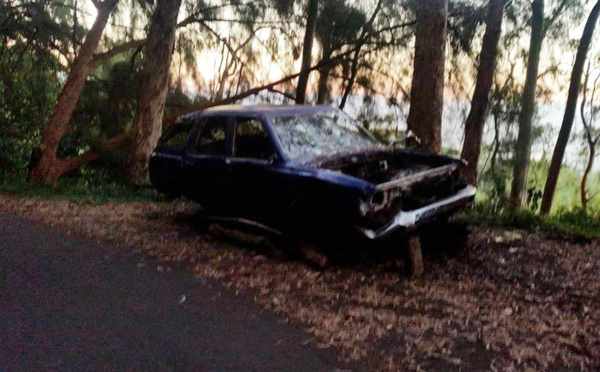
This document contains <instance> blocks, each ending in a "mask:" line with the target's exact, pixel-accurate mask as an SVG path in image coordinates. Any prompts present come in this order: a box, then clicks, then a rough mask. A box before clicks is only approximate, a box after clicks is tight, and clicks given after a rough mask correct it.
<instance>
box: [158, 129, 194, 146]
mask: <svg viewBox="0 0 600 372" xmlns="http://www.w3.org/2000/svg"><path fill="white" fill-rule="evenodd" d="M191 130H192V124H191V123H189V122H187V123H175V124H173V125H171V127H170V128H169V129H167V131H166V133H165V134H164V135H163V136H162V138H161V139H160V146H161V147H164V148H168V149H174V150H180V149H183V147H184V146H185V143H186V142H187V139H188V137H189V136H190V131H191Z"/></svg>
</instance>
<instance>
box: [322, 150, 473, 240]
mask: <svg viewBox="0 0 600 372" xmlns="http://www.w3.org/2000/svg"><path fill="white" fill-rule="evenodd" d="M319 166H320V167H321V168H326V169H331V170H336V171H339V172H342V173H344V174H347V175H351V176H353V177H357V178H361V179H363V180H365V181H368V182H370V183H372V184H374V185H376V188H375V190H376V191H375V192H374V193H372V194H371V195H369V196H368V197H367V198H366V199H364V200H362V201H361V202H360V218H359V220H358V221H357V223H356V224H355V227H356V229H357V230H358V231H359V232H360V233H361V234H362V235H364V236H365V237H367V238H368V239H371V240H376V239H382V238H385V237H386V236H388V235H390V234H392V233H393V232H397V231H400V232H408V231H410V230H414V229H416V228H418V227H419V226H421V225H424V224H426V223H429V222H432V221H435V220H438V219H440V218H442V217H445V216H448V215H450V214H452V213H453V212H455V211H456V210H458V209H460V208H462V207H464V206H465V205H467V204H469V203H470V202H471V201H472V200H473V198H474V196H475V192H476V189H475V187H474V186H471V185H467V184H466V183H464V182H463V181H462V178H461V176H460V173H461V171H460V170H461V167H464V166H465V164H464V162H462V161H461V160H458V159H454V158H450V157H446V156H440V155H435V154H427V153H420V152H416V151H411V150H379V151H373V152H369V153H366V154H360V155H350V156H345V157H340V158H337V159H333V160H328V161H325V162H322V163H320V164H319Z"/></svg>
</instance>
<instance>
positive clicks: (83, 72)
mask: <svg viewBox="0 0 600 372" xmlns="http://www.w3.org/2000/svg"><path fill="white" fill-rule="evenodd" d="M117 2H118V0H107V1H105V2H103V3H100V4H98V5H97V8H98V15H97V16H96V20H95V21H94V24H93V25H92V28H91V29H90V30H89V31H88V33H87V34H86V36H85V41H84V42H83V45H82V46H81V48H80V49H79V53H78V54H77V56H76V57H75V60H74V61H73V63H72V64H71V71H70V72H69V76H68V77H67V81H66V82H65V85H64V87H63V89H62V91H61V92H60V95H59V96H58V101H57V103H56V106H54V111H53V112H52V115H51V116H50V119H49V120H48V122H47V123H46V124H45V125H44V126H43V127H42V140H41V146H40V149H41V151H40V155H39V159H35V164H34V166H33V167H32V168H31V172H30V174H29V179H30V180H32V181H38V182H54V181H56V180H58V178H59V177H60V176H61V175H62V174H63V173H64V172H66V171H68V170H69V168H71V167H72V166H73V165H74V162H73V161H72V160H70V159H58V158H57V154H56V152H57V150H58V145H59V143H60V140H61V138H62V137H63V135H64V134H65V133H66V132H67V129H68V127H67V126H68V123H69V120H70V119H71V115H72V114H73V110H74V109H75V105H76V104H77V101H78V100H79V96H80V95H81V91H82V90H83V85H84V84H85V80H86V79H87V77H88V75H89V74H90V72H91V71H92V70H93V69H94V67H95V64H94V52H95V51H96V49H97V48H98V43H99V42H100V38H101V37H102V33H103V32H104V28H105V27H106V23H107V22H108V17H109V16H110V13H111V12H112V10H113V9H114V7H115V5H116V4H117Z"/></svg>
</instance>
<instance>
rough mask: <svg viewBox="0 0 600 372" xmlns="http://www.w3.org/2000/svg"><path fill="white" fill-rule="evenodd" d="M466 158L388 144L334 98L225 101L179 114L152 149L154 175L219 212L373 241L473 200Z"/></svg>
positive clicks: (164, 187) (168, 189) (282, 228)
mask: <svg viewBox="0 0 600 372" xmlns="http://www.w3.org/2000/svg"><path fill="white" fill-rule="evenodd" d="M463 166H464V164H463V162H462V161H461V160H460V159H455V158H452V157H448V156H443V155H437V154H430V153H425V152H419V151H415V150H409V149H400V148H393V147H390V146H387V145H384V144H382V143H381V142H379V141H378V140H376V139H375V137H373V135H372V134H371V133H369V132H368V131H366V130H365V129H364V128H362V126H360V125H359V124H358V123H356V122H355V121H354V120H353V119H351V118H349V117H348V116H347V115H345V114H344V113H343V112H341V111H339V110H337V109H333V108H331V107H326V106H237V105H230V106H221V107H216V108H212V109H208V110H205V111H202V112H197V113H193V114H189V115H186V116H185V117H182V118H180V119H179V120H178V121H177V122H176V123H175V124H174V125H173V126H172V127H171V128H170V130H169V131H167V133H166V134H165V135H164V136H163V137H162V138H161V140H160V142H159V144H158V146H157V148H156V149H155V151H154V152H153V154H152V156H151V159H150V178H151V181H152V183H153V185H154V186H155V187H156V188H157V189H158V190H159V191H161V192H164V193H167V194H171V195H185V196H186V197H188V198H190V199H192V200H195V201H198V202H199V203H200V204H201V205H202V206H203V208H204V209H205V210H206V212H207V213H208V214H209V215H210V216H211V217H213V218H215V219H218V220H222V221H235V222H238V223H243V224H246V225H251V226H253V227H256V228H260V229H262V230H266V231H269V232H271V233H274V234H278V235H283V234H286V233H289V232H290V231H293V230H297V229H298V228H299V226H302V228H311V229H313V228H314V229H317V230H320V232H322V233H326V234H330V235H336V234H340V236H341V235H344V236H346V235H349V234H352V235H353V236H357V237H360V238H361V239H366V240H368V241H378V240H382V239H385V238H387V237H389V236H391V235H394V234H397V233H400V234H403V233H406V232H409V231H412V230H415V229H418V228H419V227H421V226H423V225H426V224H428V223H431V222H434V221H436V220H440V219H443V218H446V217H448V216H450V215H451V214H452V213H454V212H456V211H457V210H458V209H460V208H462V207H464V206H465V205H467V204H468V203H470V202H471V201H472V200H473V198H474V195H475V187H473V186H471V185H467V184H465V183H464V182H463V181H462V180H461V177H460V169H461V167H463Z"/></svg>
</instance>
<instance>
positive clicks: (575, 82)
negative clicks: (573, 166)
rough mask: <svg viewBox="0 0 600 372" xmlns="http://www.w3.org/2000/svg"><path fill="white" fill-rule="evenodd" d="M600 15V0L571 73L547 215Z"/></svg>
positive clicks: (543, 208)
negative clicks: (584, 68)
mask: <svg viewBox="0 0 600 372" xmlns="http://www.w3.org/2000/svg"><path fill="white" fill-rule="evenodd" d="M599 15H600V0H599V1H598V2H597V3H596V4H595V5H594V7H593V8H592V11H591V12H590V15H589V16H588V19H587V22H586V23H585V28H584V29H583V34H582V35H581V40H580V41H579V47H578V48H577V56H576V57H575V64H574V65H573V71H572V73H571V84H570V86H569V95H568V97H567V107H566V108H565V114H564V116H563V121H562V124H561V126H560V132H559V133H558V139H557V140H556V145H555V146H554V153H553V154H552V161H551V162H550V170H549V171H548V178H547V179H546V186H545V187H544V195H543V197H542V206H541V209H540V211H541V213H542V214H544V215H547V214H548V213H550V209H551V208H552V201H553V199H554V192H555V191H556V183H557V182H558V176H559V174H560V167H561V166H562V161H563V158H564V156H565V150H566V148H567V143H568V142H569V136H570V135H571V129H572V128H573V119H574V118H575V111H576V110H577V98H578V97H579V88H580V85H581V76H582V75H583V67H584V64H585V60H586V58H587V54H588V50H589V49H590V44H591V42H592V36H593V35H594V29H595V28H596V23H597V21H598V16H599Z"/></svg>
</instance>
